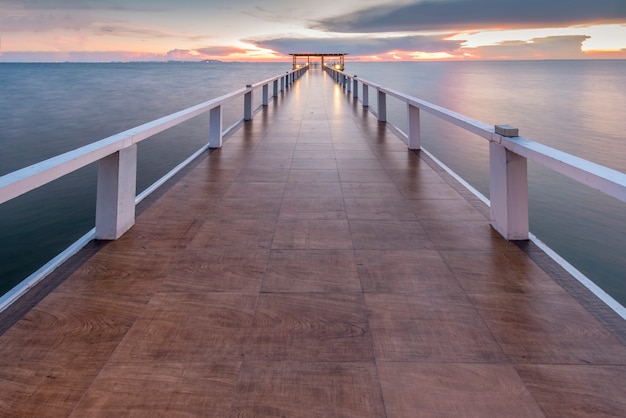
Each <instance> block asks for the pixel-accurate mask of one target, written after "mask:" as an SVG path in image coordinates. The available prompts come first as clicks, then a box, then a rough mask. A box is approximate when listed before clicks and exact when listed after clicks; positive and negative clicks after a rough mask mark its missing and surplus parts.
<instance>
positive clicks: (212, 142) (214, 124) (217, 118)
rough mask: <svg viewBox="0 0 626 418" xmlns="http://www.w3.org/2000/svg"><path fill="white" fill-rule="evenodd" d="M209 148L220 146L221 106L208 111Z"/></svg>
mask: <svg viewBox="0 0 626 418" xmlns="http://www.w3.org/2000/svg"><path fill="white" fill-rule="evenodd" d="M209 148H222V106H216V107H214V108H213V109H211V110H210V111H209Z"/></svg>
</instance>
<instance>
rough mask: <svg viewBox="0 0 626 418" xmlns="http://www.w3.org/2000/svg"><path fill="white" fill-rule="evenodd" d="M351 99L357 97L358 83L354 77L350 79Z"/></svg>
mask: <svg viewBox="0 0 626 418" xmlns="http://www.w3.org/2000/svg"><path fill="white" fill-rule="evenodd" d="M352 97H354V98H355V99H356V98H358V97H359V82H358V81H357V79H356V75H355V76H354V78H353V79H352Z"/></svg>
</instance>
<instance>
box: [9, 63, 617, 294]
mask: <svg viewBox="0 0 626 418" xmlns="http://www.w3.org/2000/svg"><path fill="white" fill-rule="evenodd" d="M289 69H290V64H289V63H272V64H243V63H238V64H236V63H216V64H180V63H158V64H157V63H150V64H146V63H134V64H0V147H1V148H0V175H2V174H6V173H8V172H11V171H14V170H16V169H19V168H22V167H24V166H27V165H29V164H32V163H35V162H38V161H41V160H43V159H45V158H49V157H52V156H54V155H58V154H60V153H62V152H65V151H68V150H71V149H73V148H76V147H77V146H80V145H84V144H87V143H90V142H93V141H96V140H98V139H102V138H104V137H107V136H109V135H112V134H115V133H117V132H120V131H123V130H125V129H128V128H131V127H133V126H136V125H139V124H141V123H145V122H148V121H150V120H153V119H156V118H158V117H160V116H164V115H167V114H169V113H172V112H174V111H177V110H180V109H183V108H185V107H188V106H191V105H194V104H197V103H200V102H202V101H205V100H208V99H211V98H214V97H217V96H219V95H221V94H224V93H226V92H229V91H232V90H234V89H237V88H240V87H243V86H244V85H245V84H247V83H251V82H256V81H260V80H263V79H265V78H268V77H270V76H273V75H276V74H280V73H281V72H283V71H287V70H289ZM346 71H347V72H349V73H351V74H357V75H358V76H359V77H361V78H364V79H368V80H370V81H374V82H377V83H379V84H383V85H386V86H389V87H391V88H394V89H396V90H400V91H403V92H406V93H409V94H411V95H414V96H417V97H420V98H422V99H425V100H427V101H430V102H432V103H435V104H438V105H441V106H443V107H446V108H449V109H451V110H454V111H456V112H459V113H462V114H465V115H467V116H470V117H472V118H475V119H478V120H481V121H483V122H486V123H490V124H509V125H513V126H515V127H517V128H519V129H520V133H521V135H523V136H525V137H527V138H529V139H532V140H535V141H538V142H541V143H543V144H546V145H549V146H552V147H555V148H558V149H561V150H563V151H566V152H569V153H572V154H574V155H577V156H580V157H582V158H585V159H588V160H591V161H594V162H597V163H600V164H603V165H606V166H609V167H611V168H614V169H617V170H619V171H622V172H626V118H624V109H626V61H523V62H519V61H512V62H419V63H418V62H415V63H347V64H346ZM257 96H258V95H257ZM371 96H372V95H370V101H371V104H372V105H374V104H375V103H373V102H374V101H373V100H372V99H373V98H372V97H371ZM388 106H389V110H388V118H389V119H390V120H391V122H393V123H394V124H396V125H398V126H399V127H400V128H401V129H403V130H405V129H406V115H405V113H406V110H405V108H404V105H402V104H401V103H394V101H393V100H389V102H388ZM241 108H242V104H241V103H233V105H232V106H231V107H230V108H227V109H225V120H224V124H225V126H228V125H230V124H231V123H233V122H234V121H235V120H236V119H237V118H239V117H241ZM422 123H423V132H424V133H423V145H424V147H425V148H426V149H427V150H429V151H430V152H432V153H433V154H434V155H435V156H436V157H437V158H439V159H440V160H442V161H443V162H444V163H446V164H447V165H448V166H449V167H451V168H452V169H454V170H455V171H456V172H457V173H458V174H460V175H461V176H462V177H463V178H465V179H466V180H467V181H468V182H469V183H470V184H472V185H473V186H474V187H476V188H477V189H478V190H479V191H481V192H482V193H483V194H485V195H486V196H488V192H489V190H488V189H489V187H488V171H487V166H488V146H487V142H486V141H485V140H483V139H481V138H478V137H474V136H472V135H471V134H468V133H465V132H463V131H461V130H459V129H457V128H452V127H449V126H447V125H445V124H442V123H441V122H438V121H437V120H434V119H432V118H429V117H428V116H427V115H425V116H424V117H423V121H422ZM207 126H208V121H207V119H206V117H200V118H197V119H194V120H192V121H190V122H187V123H185V124H183V125H182V126H180V127H177V128H174V129H171V130H169V131H166V132H164V133H162V134H160V135H159V136H158V138H156V139H155V140H151V141H146V142H144V143H141V144H140V147H139V173H138V188H137V189H138V192H139V191H141V190H143V189H145V188H146V187H148V186H149V185H150V184H152V183H153V182H154V181H155V180H157V179H158V178H159V177H161V176H162V175H163V174H164V173H165V172H167V171H168V170H169V169H171V168H172V167H174V166H175V165H177V164H178V163H179V162H180V161H182V160H184V159H185V158H186V157H187V156H188V155H189V154H191V153H192V152H194V151H196V150H197V149H198V148H199V147H200V146H201V145H203V144H204V142H205V141H206V132H207ZM529 177H530V179H529V183H530V224H531V231H532V232H533V233H534V234H535V235H537V236H538V237H539V238H540V239H541V240H542V241H544V242H545V243H546V244H548V245H549V246H550V247H552V248H553V249H554V250H555V251H557V252H558V253H559V254H560V255H561V256H562V257H564V258H565V259H566V260H568V261H569V262H570V263H572V264H573V265H574V266H575V267H576V268H578V269H579V270H581V271H582V272H583V273H584V274H586V275H587V276H588V277H589V278H591V279H592V280H593V281H594V282H596V283H597V284H598V285H599V286H600V287H602V288H603V289H604V290H605V291H607V293H609V294H610V295H612V296H613V297H614V298H615V299H617V300H618V301H619V302H620V303H622V305H626V257H625V256H624V255H625V254H626V210H625V206H624V204H621V203H620V202H618V201H617V200H615V199H612V198H609V197H606V196H604V195H602V194H601V193H598V192H594V191H592V190H589V189H588V188H586V187H584V186H579V185H577V184H576V183H575V182H573V181H570V180H568V179H566V178H564V177H562V176H560V175H558V174H553V173H551V172H550V171H548V170H546V169H543V168H542V167H540V166H537V165H534V164H530V166H529ZM95 179H96V167H95V166H90V167H86V168H85V169H83V170H81V171H80V172H77V173H75V174H72V175H69V176H66V177H64V178H63V179H60V180H57V181H55V182H53V183H51V184H50V185H47V186H45V187H42V188H41V189H39V190H36V191H34V192H32V193H29V194H27V195H25V196H22V197H20V198H18V199H15V200H13V201H11V202H9V203H6V204H3V205H0V259H1V262H0V293H4V292H6V291H7V290H9V289H10V288H12V287H13V286H14V285H15V284H17V283H18V282H19V281H21V280H22V279H23V278H25V277H26V276H28V275H29V274H31V273H32V272H33V271H35V270H37V269H38V268H39V267H41V265H43V264H44V263H45V262H47V261H48V260H49V259H51V258H52V257H54V256H55V255H56V254H58V253H59V252H60V251H62V250H63V249H65V248H66V247H67V246H69V245H70V244H71V243H72V242H74V241H75V240H76V239H77V238H79V237H80V236H82V235H83V234H84V233H85V232H87V231H88V230H90V229H91V228H92V227H93V225H94V210H95V209H94V206H95V187H93V184H95Z"/></svg>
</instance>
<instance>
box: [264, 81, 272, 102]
mask: <svg viewBox="0 0 626 418" xmlns="http://www.w3.org/2000/svg"><path fill="white" fill-rule="evenodd" d="M269 102H270V95H269V86H268V85H267V84H264V85H263V106H267V104H268V103H269Z"/></svg>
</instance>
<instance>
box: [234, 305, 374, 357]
mask: <svg viewBox="0 0 626 418" xmlns="http://www.w3.org/2000/svg"><path fill="white" fill-rule="evenodd" d="M245 358H246V359H247V360H255V361H259V360H263V361H277V362H278V361H288V360H291V361H300V362H364V361H372V360H373V358H374V355H373V352H372V342H371V336H370V334H369V330H368V324H367V317H366V313H365V305H364V301H363V297H362V296H361V295H360V294H347V293H282V294H281V293H264V294H261V295H259V301H258V306H257V308H256V315H255V318H254V325H253V327H252V336H251V338H250V340H249V346H248V348H247V350H246V355H245Z"/></svg>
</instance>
